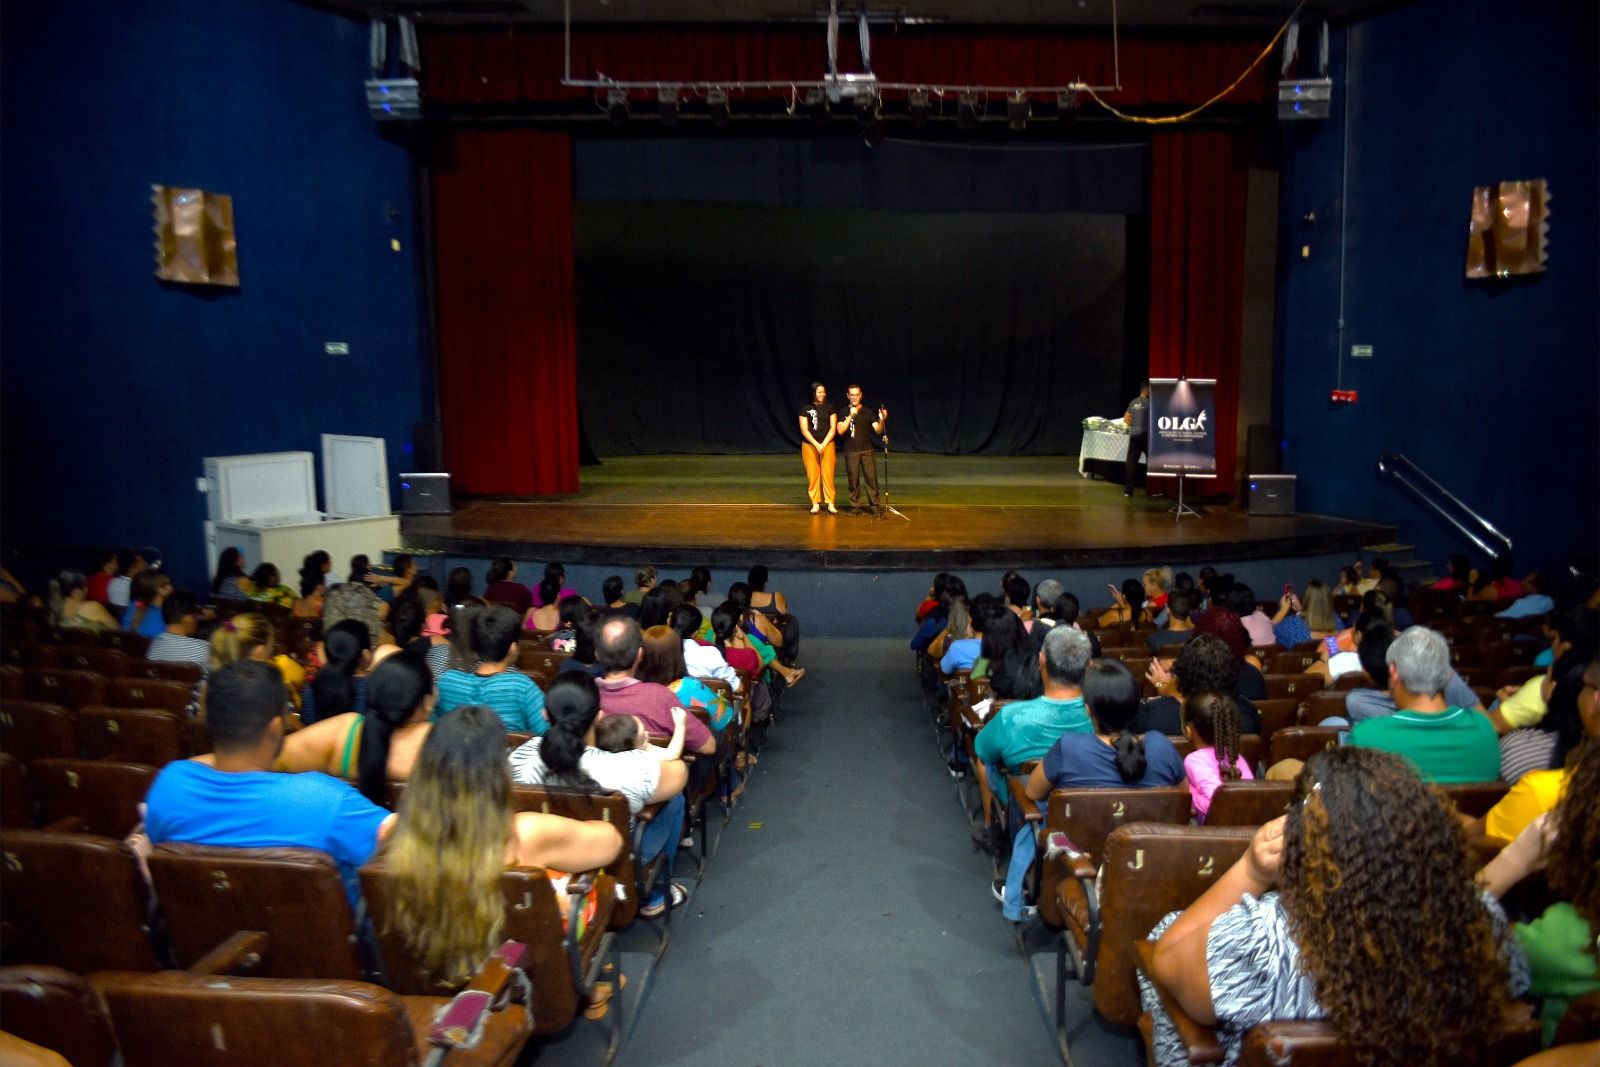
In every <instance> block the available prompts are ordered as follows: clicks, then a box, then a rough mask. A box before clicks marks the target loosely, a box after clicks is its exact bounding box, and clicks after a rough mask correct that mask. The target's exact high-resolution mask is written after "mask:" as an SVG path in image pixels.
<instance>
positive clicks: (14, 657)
mask: <svg viewBox="0 0 1600 1067" xmlns="http://www.w3.org/2000/svg"><path fill="white" fill-rule="evenodd" d="M0 651H3V652H4V659H5V662H6V663H9V664H13V665H15V666H18V667H22V668H28V667H55V666H57V663H56V653H57V652H60V651H61V649H60V648H58V647H57V646H55V645H46V644H42V643H40V642H38V641H7V642H5V643H4V644H3V645H0Z"/></svg>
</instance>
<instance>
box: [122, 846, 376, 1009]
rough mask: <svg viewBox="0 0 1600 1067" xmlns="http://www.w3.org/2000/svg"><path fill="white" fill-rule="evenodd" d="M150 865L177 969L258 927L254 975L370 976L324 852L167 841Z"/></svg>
mask: <svg viewBox="0 0 1600 1067" xmlns="http://www.w3.org/2000/svg"><path fill="white" fill-rule="evenodd" d="M148 862H149V866H150V882H151V885H152V886H153V887H154V888H155V893H156V897H157V899H159V900H160V901H161V911H162V915H163V916H164V917H165V919H166V924H167V933H168V936H169V937H170V938H171V941H172V950H173V954H174V955H175V956H176V957H177V962H178V965H179V966H180V967H186V968H188V967H193V966H194V965H195V964H196V963H197V962H198V961H200V960H201V959H203V958H204V957H205V956H206V955H207V954H208V953H210V952H211V951H212V950H213V949H215V948H217V947H218V946H220V945H222V944H223V943H224V942H226V941H228V939H229V938H230V937H232V936H233V935H234V934H235V933H238V932H241V931H259V932H261V933H264V934H266V935H267V939H268V943H267V948H266V951H265V952H262V953H260V962H259V964H258V965H257V967H256V969H255V970H254V971H253V974H254V975H255V976H257V977H263V978H328V979H347V980H352V981H360V980H364V979H365V978H367V977H368V976H369V974H370V973H371V972H370V971H369V969H368V967H366V966H364V964H363V961H362V958H361V946H360V940H359V938H358V936H357V927H356V922H355V918H354V917H353V916H352V914H351V911H350V901H349V898H348V897H347V896H346V894H345V887H344V882H343V880H342V879H341V877H340V874H339V868H338V866H337V865H336V864H335V863H334V861H333V858H332V857H331V856H329V855H328V854H327V853H325V852H319V851H317V850H315V849H309V848H213V847H208V846H204V845H185V844H175V843H172V842H167V843H165V844H161V845H157V846H156V847H155V848H154V849H153V850H152V851H151V853H150V857H149V861H148Z"/></svg>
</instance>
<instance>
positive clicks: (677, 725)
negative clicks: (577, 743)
mask: <svg viewBox="0 0 1600 1067" xmlns="http://www.w3.org/2000/svg"><path fill="white" fill-rule="evenodd" d="M683 722H684V718H683V716H682V715H677V714H674V715H673V716H672V726H673V730H672V740H671V741H669V742H667V744H666V745H665V746H664V747H658V748H656V749H654V752H655V755H656V757H657V758H658V759H664V760H669V759H679V758H681V757H682V755H683ZM594 747H595V748H598V749H600V750H601V751H604V752H634V751H645V750H648V749H650V734H649V733H648V732H647V731H646V730H645V728H644V722H643V721H642V720H641V719H640V718H639V717H638V716H636V715H607V716H606V717H605V718H603V719H601V720H600V721H598V722H596V723H595V724H594Z"/></svg>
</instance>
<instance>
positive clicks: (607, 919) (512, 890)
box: [361, 862, 622, 1048]
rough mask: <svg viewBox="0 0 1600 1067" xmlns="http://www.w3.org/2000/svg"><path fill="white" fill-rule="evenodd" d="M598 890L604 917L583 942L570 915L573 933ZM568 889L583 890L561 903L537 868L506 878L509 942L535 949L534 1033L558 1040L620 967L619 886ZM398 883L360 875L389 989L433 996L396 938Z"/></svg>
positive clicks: (616, 1029)
mask: <svg viewBox="0 0 1600 1067" xmlns="http://www.w3.org/2000/svg"><path fill="white" fill-rule="evenodd" d="M591 884H592V885H593V886H594V889H595V899H596V901H597V902H598V906H599V910H598V911H597V912H596V914H595V917H594V920H593V921H592V922H591V923H590V924H589V926H588V929H587V930H586V931H585V933H584V936H583V938H582V939H581V940H579V939H577V938H574V937H571V936H568V934H567V932H566V927H564V926H563V912H566V913H568V918H569V919H570V920H571V927H572V928H574V929H575V928H576V926H577V922H576V915H577V911H578V909H579V908H580V907H581V906H582V903H583V893H582V892H581V890H583V889H586V888H588V887H589V886H590V885H591ZM569 890H579V892H574V893H572V894H571V895H570V896H569V897H566V898H558V897H557V896H556V894H555V891H554V889H553V887H552V886H551V884H550V876H549V875H548V874H547V873H546V872H545V871H544V870H543V869H542V868H538V867H513V868H511V869H509V870H507V871H506V872H505V873H504V874H503V875H501V878H500V892H501V896H502V897H503V898H504V900H505V908H506V913H505V914H506V918H505V930H504V936H505V937H506V938H507V939H509V940H512V941H517V942H520V943H522V944H524V945H527V946H528V958H527V962H526V963H525V964H524V970H526V971H527V973H528V977H529V978H531V979H532V980H533V1000H532V1001H531V1002H530V1004H529V1007H530V1008H532V1010H533V1032H534V1033H537V1034H553V1033H558V1032H560V1031H561V1030H563V1029H565V1028H566V1026H567V1025H568V1024H569V1023H570V1022H571V1021H572V1020H573V1018H574V1017H575V1016H576V1015H577V1013H578V1011H579V1010H580V1009H581V1008H582V1007H583V1004H584V1002H585V1000H586V998H587V996H588V994H589V993H590V991H591V990H592V989H593V988H594V985H595V982H596V981H598V980H599V977H600V975H601V972H602V970H603V969H604V968H605V967H606V966H607V965H608V964H609V965H611V966H612V967H613V968H615V966H616V963H617V959H616V951H615V950H616V943H615V936H614V935H613V934H612V933H611V912H612V910H613V909H614V908H615V906H616V899H617V897H616V883H615V881H614V880H613V879H612V878H611V877H610V876H608V875H603V874H602V875H599V876H597V877H596V878H595V879H594V880H593V882H592V883H591V881H590V880H589V879H578V878H574V879H572V881H571V883H569ZM391 891H392V878H391V876H390V874H389V872H388V870H387V869H385V867H384V866H383V864H382V863H381V862H375V863H369V864H367V865H366V866H365V867H363V868H362V869H361V893H362V897H363V898H364V899H365V900H366V904H367V909H368V911H369V913H370V914H371V916H372V925H373V930H374V933H375V935H376V937H377V943H378V951H379V954H380V955H381V956H382V957H383V961H384V970H385V974H386V975H387V978H388V982H387V984H388V986H389V988H390V989H392V990H394V991H395V992H396V993H400V994H403V995H409V996H427V995H430V994H433V993H435V992H437V990H436V988H435V987H434V985H433V982H432V980H431V978H430V976H429V975H428V973H427V971H426V969H425V968H424V967H423V966H422V965H421V963H420V962H419V961H418V960H417V959H416V957H415V955H414V954H413V953H412V952H411V951H410V949H409V948H408V947H407V946H406V944H405V939H404V938H402V937H401V936H399V934H398V933H391V932H389V913H390V910H391V909H390V893H391ZM621 1014H622V1013H621V1012H620V1011H613V1012H610V1013H609V1015H610V1018H611V1024H612V1030H613V1036H612V1041H613V1048H614V1047H615V1044H616V1043H617V1042H618V1041H619V1039H620V1032H621V1031H620V1021H621Z"/></svg>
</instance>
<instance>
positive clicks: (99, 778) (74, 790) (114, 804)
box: [28, 759, 156, 837]
mask: <svg viewBox="0 0 1600 1067" xmlns="http://www.w3.org/2000/svg"><path fill="white" fill-rule="evenodd" d="M28 778H29V780H30V781H31V782H32V784H33V798H34V800H35V801H37V802H38V804H39V814H40V818H41V819H43V821H44V825H46V826H49V825H50V824H51V823H53V822H56V821H57V820H60V819H67V818H76V819H81V820H82V822H83V827H84V829H86V830H88V831H89V832H90V833H92V834H104V835H105V836H106V837H126V836H128V834H130V833H132V832H133V828H134V827H135V826H138V825H139V805H140V804H142V803H143V802H144V796H145V794H146V793H148V792H149V791H150V783H151V782H153V781H155V780H156V768H154V767H151V766H148V765H146V764H143V763H123V762H120V761H115V760H86V759H41V760H34V761H33V762H32V763H30V764H29V765H28Z"/></svg>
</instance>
